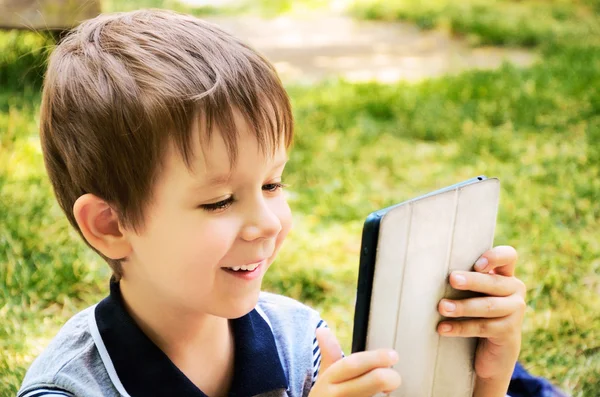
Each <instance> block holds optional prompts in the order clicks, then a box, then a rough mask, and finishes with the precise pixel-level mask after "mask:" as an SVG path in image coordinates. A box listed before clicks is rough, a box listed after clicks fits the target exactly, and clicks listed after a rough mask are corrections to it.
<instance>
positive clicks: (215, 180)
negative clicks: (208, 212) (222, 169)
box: [192, 157, 289, 190]
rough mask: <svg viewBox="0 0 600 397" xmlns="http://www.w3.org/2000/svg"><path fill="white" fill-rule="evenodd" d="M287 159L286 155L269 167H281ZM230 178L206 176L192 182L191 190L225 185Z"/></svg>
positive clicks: (227, 175) (228, 175) (226, 176)
mask: <svg viewBox="0 0 600 397" xmlns="http://www.w3.org/2000/svg"><path fill="white" fill-rule="evenodd" d="M288 161H289V158H288V157H286V158H284V159H283V160H282V161H280V162H278V163H277V164H274V165H273V167H271V169H276V168H279V167H282V166H283V165H284V164H285V163H287V162H288ZM230 178H231V174H220V175H213V176H212V177H210V178H208V180H206V181H205V182H201V183H198V184H194V185H193V187H192V188H193V190H196V189H203V188H208V187H215V186H222V185H226V184H227V183H228V182H229V180H230Z"/></svg>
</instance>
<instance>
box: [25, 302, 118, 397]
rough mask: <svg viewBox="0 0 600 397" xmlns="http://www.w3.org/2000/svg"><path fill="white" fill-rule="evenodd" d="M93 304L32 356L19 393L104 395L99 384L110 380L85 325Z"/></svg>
mask: <svg viewBox="0 0 600 397" xmlns="http://www.w3.org/2000/svg"><path fill="white" fill-rule="evenodd" d="M94 307H95V306H92V307H89V308H87V309H85V310H83V311H81V312H79V313H77V314H76V315H74V316H73V317H71V319H69V321H67V322H66V323H65V325H64V326H63V327H62V328H61V329H60V331H59V332H58V334H57V335H56V336H55V337H54V339H53V340H52V341H51V342H50V344H49V345H48V347H47V348H46V349H45V350H44V351H43V352H42V353H41V354H40V355H39V356H38V357H37V358H36V359H35V360H34V362H33V363H32V364H31V366H30V367H29V369H28V370H27V373H26V375H25V378H24V379H23V383H22V385H21V389H20V390H19V393H18V396H19V397H30V396H36V397H37V396H40V397H41V396H44V397H46V396H48V397H50V396H52V397H54V396H74V395H76V396H90V397H91V396H96V395H98V396H100V395H107V393H104V392H103V390H101V389H100V388H101V387H102V386H103V385H111V382H110V379H109V377H108V374H107V373H106V370H105V369H104V365H103V363H102V360H101V358H100V356H99V354H98V351H97V349H96V346H95V344H94V340H93V339H92V336H91V333H90V330H89V326H88V319H89V316H90V315H93V309H94ZM108 395H110V394H108Z"/></svg>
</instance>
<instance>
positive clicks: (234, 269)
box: [228, 263, 259, 272]
mask: <svg viewBox="0 0 600 397" xmlns="http://www.w3.org/2000/svg"><path fill="white" fill-rule="evenodd" d="M258 265H259V263H255V264H253V265H242V266H232V267H228V269H231V270H233V271H234V272H237V271H239V270H240V269H241V270H245V271H250V272H251V271H253V270H254V269H256V268H257V267H258Z"/></svg>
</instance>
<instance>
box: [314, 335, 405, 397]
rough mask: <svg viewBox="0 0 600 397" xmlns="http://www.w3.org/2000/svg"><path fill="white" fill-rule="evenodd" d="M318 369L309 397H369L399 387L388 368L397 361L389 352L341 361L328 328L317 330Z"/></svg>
mask: <svg viewBox="0 0 600 397" xmlns="http://www.w3.org/2000/svg"><path fill="white" fill-rule="evenodd" d="M317 341H318V343H319V348H320V349H321V368H320V369H319V375H318V377H317V381H316V382H315V385H314V386H313V388H312V390H311V392H310V394H309V397H321V396H322V397H336V396H340V397H341V396H343V397H371V396H373V395H374V394H377V393H381V392H384V393H389V392H391V391H392V390H394V389H396V388H398V386H400V375H399V374H398V373H397V372H396V371H395V370H393V369H392V368H389V367H390V366H392V365H394V364H395V363H396V361H398V354H397V353H396V352H395V351H393V350H387V349H380V350H375V351H366V352H360V353H354V354H352V355H350V356H348V357H344V358H342V349H341V347H340V344H339V342H338V341H337V339H336V338H335V336H334V335H333V333H332V332H331V331H330V330H329V329H328V328H319V329H318V330H317Z"/></svg>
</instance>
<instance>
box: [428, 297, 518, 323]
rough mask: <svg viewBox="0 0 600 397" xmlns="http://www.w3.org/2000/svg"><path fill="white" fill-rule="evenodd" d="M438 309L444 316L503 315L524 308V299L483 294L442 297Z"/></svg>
mask: <svg viewBox="0 0 600 397" xmlns="http://www.w3.org/2000/svg"><path fill="white" fill-rule="evenodd" d="M438 310H439V312H440V314H441V315H443V316H446V317H480V318H496V317H505V316H508V315H510V314H512V313H515V312H518V311H524V310H525V300H524V299H523V297H522V296H520V295H517V294H515V295H511V296H507V297H502V298H500V297H495V296H485V297H481V298H470V299H463V300H448V299H443V300H442V301H441V302H440V303H439V305H438Z"/></svg>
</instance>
